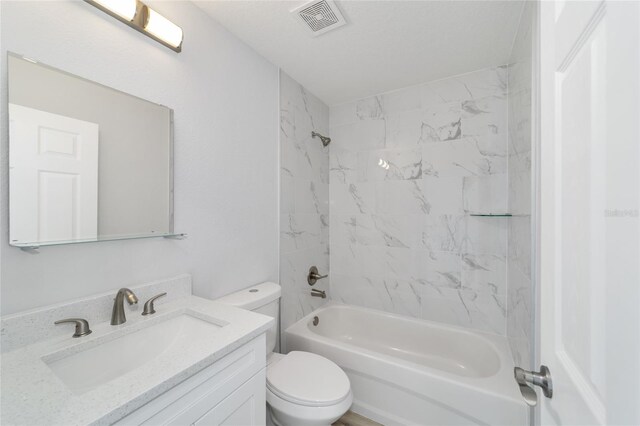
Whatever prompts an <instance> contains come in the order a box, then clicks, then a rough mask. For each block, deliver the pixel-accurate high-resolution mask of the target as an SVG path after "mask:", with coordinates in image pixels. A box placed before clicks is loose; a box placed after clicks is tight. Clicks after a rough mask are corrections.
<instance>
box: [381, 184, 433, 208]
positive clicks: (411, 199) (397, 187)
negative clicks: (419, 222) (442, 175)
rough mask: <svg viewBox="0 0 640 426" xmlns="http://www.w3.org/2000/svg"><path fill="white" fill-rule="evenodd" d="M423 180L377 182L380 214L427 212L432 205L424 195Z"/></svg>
mask: <svg viewBox="0 0 640 426" xmlns="http://www.w3.org/2000/svg"><path fill="white" fill-rule="evenodd" d="M423 188H424V184H423V181H422V180H404V181H401V180H399V181H383V182H375V193H376V206H377V212H378V213H380V214H427V213H429V212H430V211H431V206H430V205H429V202H428V201H427V200H426V199H425V196H424V189H423Z"/></svg>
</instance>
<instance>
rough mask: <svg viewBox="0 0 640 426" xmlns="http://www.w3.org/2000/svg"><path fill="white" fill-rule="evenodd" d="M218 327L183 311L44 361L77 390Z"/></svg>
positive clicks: (128, 370) (107, 380)
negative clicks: (78, 350) (102, 341)
mask: <svg viewBox="0 0 640 426" xmlns="http://www.w3.org/2000/svg"><path fill="white" fill-rule="evenodd" d="M220 328H221V326H220V325H217V324H214V323H211V322H208V321H204V320H202V319H199V318H196V317H194V316H192V315H189V314H186V313H183V314H181V315H178V316H175V317H173V318H167V319H166V320H165V321H162V322H160V323H157V324H154V325H151V326H149V327H146V328H143V329H141V330H138V331H135V332H133V333H129V334H126V335H124V336H121V337H118V338H116V339H113V340H110V341H107V342H104V343H102V344H100V345H98V346H95V347H92V348H91V349H87V350H84V351H81V352H77V353H74V354H71V355H69V356H66V357H63V358H61V359H56V360H55V361H47V360H46V359H45V362H46V363H47V365H48V366H49V367H50V368H51V369H52V370H53V372H54V373H55V374H56V375H57V376H58V377H59V378H60V379H61V380H62V381H63V382H64V383H65V385H66V386H67V387H68V388H69V389H70V390H71V391H73V392H74V393H78V394H80V393H84V392H87V391H90V390H92V389H94V388H96V387H98V386H100V385H102V384H104V383H107V382H109V381H111V380H113V379H115V378H117V377H120V376H122V375H123V374H126V373H128V372H131V371H133V370H135V369H136V368H139V367H140V366H142V365H144V364H145V363H147V362H149V361H150V360H152V359H154V358H156V357H158V356H160V355H161V354H162V353H163V352H165V351H166V350H167V349H170V348H171V347H172V346H178V345H179V346H183V345H185V344H188V342H193V341H194V340H196V339H202V338H207V335H211V334H212V333H214V332H215V331H216V330H218V329H220Z"/></svg>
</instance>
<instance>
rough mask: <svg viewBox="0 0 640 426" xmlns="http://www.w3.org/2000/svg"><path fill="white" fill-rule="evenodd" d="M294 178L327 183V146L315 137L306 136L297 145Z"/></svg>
mask: <svg viewBox="0 0 640 426" xmlns="http://www.w3.org/2000/svg"><path fill="white" fill-rule="evenodd" d="M296 167H297V169H296V172H295V177H296V179H307V180H315V181H319V182H322V183H325V184H329V148H328V147H324V146H322V142H320V141H319V140H318V139H315V138H311V137H309V138H307V139H305V140H304V141H303V142H301V143H300V144H298V145H297V150H296Z"/></svg>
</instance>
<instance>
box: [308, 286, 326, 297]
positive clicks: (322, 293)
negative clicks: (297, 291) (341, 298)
mask: <svg viewBox="0 0 640 426" xmlns="http://www.w3.org/2000/svg"><path fill="white" fill-rule="evenodd" d="M311 295H312V296H313V297H322V298H323V299H326V298H327V293H326V292H325V291H324V290H318V289H317V288H312V289H311Z"/></svg>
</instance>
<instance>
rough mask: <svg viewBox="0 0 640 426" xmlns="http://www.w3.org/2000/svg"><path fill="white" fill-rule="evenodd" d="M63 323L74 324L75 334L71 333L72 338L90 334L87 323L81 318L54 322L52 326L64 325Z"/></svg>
mask: <svg viewBox="0 0 640 426" xmlns="http://www.w3.org/2000/svg"><path fill="white" fill-rule="evenodd" d="M65 323H74V324H75V325H76V332H75V333H73V337H82V336H86V335H87V334H91V329H90V328H89V321H87V320H86V319H82V318H67V319H62V320H59V321H56V322H54V324H56V325H58V324H65Z"/></svg>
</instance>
